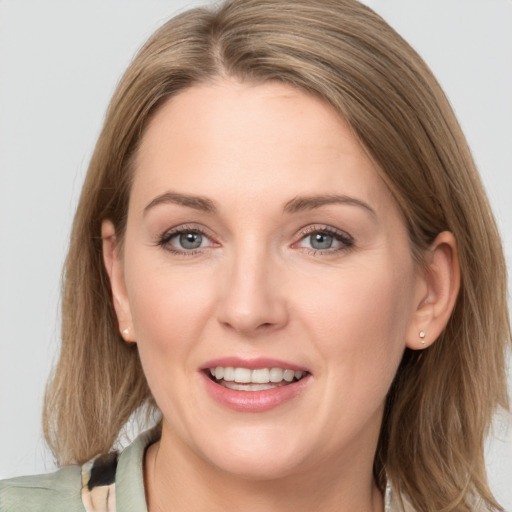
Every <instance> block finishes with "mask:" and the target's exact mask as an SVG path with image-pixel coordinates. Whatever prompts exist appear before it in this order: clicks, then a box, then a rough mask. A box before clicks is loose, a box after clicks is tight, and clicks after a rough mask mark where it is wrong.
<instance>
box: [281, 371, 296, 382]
mask: <svg viewBox="0 0 512 512" xmlns="http://www.w3.org/2000/svg"><path fill="white" fill-rule="evenodd" d="M294 377H295V372H294V371H293V370H285V371H284V373H283V378H284V380H285V381H286V382H291V381H292V380H293V378H294Z"/></svg>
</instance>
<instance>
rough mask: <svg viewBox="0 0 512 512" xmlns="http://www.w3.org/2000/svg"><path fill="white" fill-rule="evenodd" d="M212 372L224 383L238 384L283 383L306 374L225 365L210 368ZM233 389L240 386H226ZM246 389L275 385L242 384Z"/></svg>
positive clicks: (280, 369)
mask: <svg viewBox="0 0 512 512" xmlns="http://www.w3.org/2000/svg"><path fill="white" fill-rule="evenodd" d="M210 374H211V375H212V376H213V377H215V379H216V380H223V381H224V383H226V382H230V383H231V382H232V383H237V384H260V385H265V384H269V383H272V384H277V383H280V382H282V383H283V384H285V383H289V382H292V381H293V380H294V379H295V380H300V379H302V377H304V376H305V375H306V372H304V371H300V370H295V371H294V370H290V369H283V368H258V369H256V370H250V369H249V368H232V367H229V366H227V367H223V366H217V367H216V368H210ZM226 387H229V388H231V389H239V387H238V386H235V384H233V385H229V386H226ZM242 387H243V388H244V389H246V390H247V389H248V388H251V389H250V391H257V390H259V389H260V388H261V389H269V388H272V387H274V386H269V387H265V386H260V387H259V388H258V389H254V390H253V389H252V388H257V387H258V386H242Z"/></svg>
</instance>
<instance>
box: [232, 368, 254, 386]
mask: <svg viewBox="0 0 512 512" xmlns="http://www.w3.org/2000/svg"><path fill="white" fill-rule="evenodd" d="M251 373H252V372H251V370H249V368H235V382H239V383H240V384H248V383H249V382H251Z"/></svg>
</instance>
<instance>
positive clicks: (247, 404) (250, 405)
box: [201, 372, 311, 412]
mask: <svg viewBox="0 0 512 512" xmlns="http://www.w3.org/2000/svg"><path fill="white" fill-rule="evenodd" d="M201 373H202V375H203V377H204V381H205V386H206V390H207V392H208V394H209V395H210V396H211V397H212V398H213V399H214V400H215V401H216V402H217V403H219V404H220V405H222V406H224V407H227V408H229V409H232V410H235V411H239V412H264V411H269V410H270V409H274V408H275V407H279V406H280V405H283V404H285V403H286V402H289V401H290V400H292V399H293V398H295V397H296V396H297V395H298V394H299V393H301V392H302V391H304V389H305V387H306V386H307V385H308V383H309V381H310V379H311V375H307V376H306V377H303V378H302V379H301V380H299V381H297V382H292V383H291V384H287V385H285V386H280V387H277V388H272V389H265V390H262V391H239V390H237V389H228V388H225V387H224V386H221V385H220V384H217V383H216V382H214V381H213V380H211V379H210V378H209V377H208V376H207V375H206V373H204V372H201Z"/></svg>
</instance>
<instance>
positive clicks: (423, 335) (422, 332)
mask: <svg viewBox="0 0 512 512" xmlns="http://www.w3.org/2000/svg"><path fill="white" fill-rule="evenodd" d="M420 339H421V344H422V345H425V331H420Z"/></svg>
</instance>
